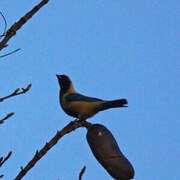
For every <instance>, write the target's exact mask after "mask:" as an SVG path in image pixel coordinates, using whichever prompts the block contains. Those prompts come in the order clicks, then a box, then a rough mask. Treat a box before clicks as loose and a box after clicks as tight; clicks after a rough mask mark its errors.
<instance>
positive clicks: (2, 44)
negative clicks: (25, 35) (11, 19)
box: [0, 0, 49, 51]
mask: <svg viewBox="0 0 180 180" xmlns="http://www.w3.org/2000/svg"><path fill="white" fill-rule="evenodd" d="M48 1H49V0H42V1H41V2H40V3H39V4H38V5H36V6H35V7H34V8H33V9H32V10H30V11H29V12H28V13H27V14H25V15H24V16H23V17H22V18H21V19H20V20H19V21H18V22H17V23H16V22H15V23H14V24H13V25H12V26H11V27H10V29H8V31H7V32H6V34H5V36H4V38H3V40H2V41H1V42H0V51H1V50H2V49H3V48H5V47H7V46H8V45H7V42H8V41H9V39H11V38H12V37H13V36H14V35H15V34H16V32H17V31H18V30H19V29H20V28H21V27H22V26H23V25H24V24H25V23H26V22H27V21H28V20H29V19H30V18H31V17H32V16H33V15H34V14H35V13H36V12H37V11H38V10H39V9H40V8H41V7H43V6H44V5H45V4H46V3H48Z"/></svg>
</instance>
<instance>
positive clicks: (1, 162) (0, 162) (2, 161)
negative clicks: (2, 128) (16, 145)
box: [0, 151, 12, 167]
mask: <svg viewBox="0 0 180 180" xmlns="http://www.w3.org/2000/svg"><path fill="white" fill-rule="evenodd" d="M11 154H12V151H10V152H9V153H8V155H7V156H6V157H5V158H3V157H1V158H0V167H1V166H2V165H3V164H4V163H5V162H6V161H7V160H8V159H9V158H10V156H11Z"/></svg>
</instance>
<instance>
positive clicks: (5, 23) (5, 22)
mask: <svg viewBox="0 0 180 180" xmlns="http://www.w3.org/2000/svg"><path fill="white" fill-rule="evenodd" d="M0 15H1V16H2V18H3V21H4V32H3V33H2V35H0V38H1V37H3V36H5V32H6V29H7V21H6V18H5V17H4V15H3V13H2V12H0Z"/></svg>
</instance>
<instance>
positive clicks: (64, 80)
mask: <svg viewBox="0 0 180 180" xmlns="http://www.w3.org/2000/svg"><path fill="white" fill-rule="evenodd" d="M56 77H57V79H58V82H59V85H60V87H61V90H62V91H64V92H65V91H67V90H69V89H70V87H71V86H72V82H71V79H70V78H69V77H68V76H67V75H65V74H62V75H58V74H57V75H56Z"/></svg>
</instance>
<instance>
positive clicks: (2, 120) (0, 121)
mask: <svg viewBox="0 0 180 180" xmlns="http://www.w3.org/2000/svg"><path fill="white" fill-rule="evenodd" d="M13 115H14V112H11V113H9V114H7V115H6V116H5V117H4V118H3V119H0V124H3V123H4V121H5V120H7V119H8V118H10V117H11V116H13Z"/></svg>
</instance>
